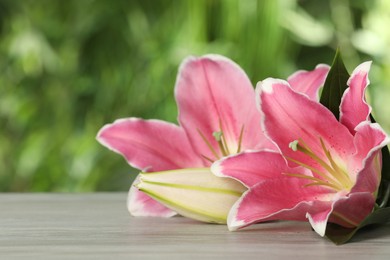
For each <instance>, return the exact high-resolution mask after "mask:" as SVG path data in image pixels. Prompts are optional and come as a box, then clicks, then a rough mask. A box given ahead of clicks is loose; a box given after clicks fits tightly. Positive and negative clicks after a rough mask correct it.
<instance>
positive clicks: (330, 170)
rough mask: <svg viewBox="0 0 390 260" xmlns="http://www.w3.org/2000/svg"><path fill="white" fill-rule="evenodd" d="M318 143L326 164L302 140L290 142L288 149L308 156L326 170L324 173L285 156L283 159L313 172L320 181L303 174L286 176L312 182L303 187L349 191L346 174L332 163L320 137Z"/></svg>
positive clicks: (349, 186)
mask: <svg viewBox="0 0 390 260" xmlns="http://www.w3.org/2000/svg"><path fill="white" fill-rule="evenodd" d="M320 143H321V147H322V150H323V152H324V155H325V156H326V158H327V159H328V161H329V162H326V161H324V160H323V159H322V158H320V157H319V156H318V155H317V154H316V153H315V152H314V151H313V150H312V149H311V148H310V147H309V146H308V145H307V144H306V143H305V142H304V141H303V140H302V139H298V140H295V141H293V142H291V143H290V144H289V147H290V148H291V149H292V150H293V151H300V152H302V153H304V154H306V155H307V156H309V157H310V158H311V159H313V160H314V161H315V162H317V163H318V164H319V165H320V166H322V167H323V168H324V170H326V172H322V171H320V170H318V169H316V168H314V167H312V166H310V165H307V164H305V163H303V162H300V161H298V160H295V159H293V158H290V157H286V156H285V158H286V159H287V160H289V161H292V162H294V163H296V164H298V165H300V166H302V167H305V168H307V169H309V170H311V171H312V172H314V173H316V174H317V175H318V176H320V177H321V179H320V178H317V177H311V176H306V175H303V174H288V175H289V176H292V177H298V178H305V179H309V180H312V181H313V182H312V183H309V184H306V185H305V187H309V186H316V185H318V186H328V187H330V188H332V189H335V190H343V189H347V190H349V189H351V187H352V186H353V182H352V180H351V179H350V177H349V175H348V173H347V172H345V171H344V170H343V169H342V168H341V167H340V166H339V165H338V164H337V163H336V162H335V161H334V159H333V157H332V154H331V153H330V151H329V150H328V149H327V148H326V145H325V143H324V141H323V140H322V138H321V137H320ZM302 176H304V177H302Z"/></svg>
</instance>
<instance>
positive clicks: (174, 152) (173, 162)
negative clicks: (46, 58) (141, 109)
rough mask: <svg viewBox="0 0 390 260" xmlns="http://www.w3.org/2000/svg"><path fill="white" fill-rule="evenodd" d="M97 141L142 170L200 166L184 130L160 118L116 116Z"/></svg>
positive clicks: (200, 161) (199, 160) (200, 162)
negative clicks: (119, 117)
mask: <svg viewBox="0 0 390 260" xmlns="http://www.w3.org/2000/svg"><path fill="white" fill-rule="evenodd" d="M97 140H98V141H99V142H100V143H101V144H103V145H104V146H106V147H107V148H109V149H111V150H113V151H115V152H117V153H119V154H121V155H123V156H124V157H125V158H126V160H127V161H128V163H129V164H130V165H131V166H133V167H134V168H138V169H143V171H162V170H170V169H176V168H184V167H197V166H203V165H204V162H202V160H201V159H200V158H199V156H198V155H196V154H195V153H194V152H193V149H192V146H191V145H190V143H189V141H188V139H187V136H186V134H185V132H184V130H183V129H182V128H180V127H179V126H176V125H174V124H171V123H167V122H164V121H160V120H142V119H138V118H127V119H119V120H117V121H115V122H114V123H113V124H108V125H105V126H104V127H103V128H102V129H101V130H100V131H99V133H98V135H97Z"/></svg>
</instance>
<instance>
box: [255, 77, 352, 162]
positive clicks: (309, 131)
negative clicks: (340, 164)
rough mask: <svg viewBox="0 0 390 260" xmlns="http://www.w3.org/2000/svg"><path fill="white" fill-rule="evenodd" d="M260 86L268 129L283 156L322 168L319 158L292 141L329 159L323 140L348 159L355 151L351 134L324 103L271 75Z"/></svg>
mask: <svg viewBox="0 0 390 260" xmlns="http://www.w3.org/2000/svg"><path fill="white" fill-rule="evenodd" d="M257 88H258V90H257V92H258V93H259V98H258V100H259V102H260V107H261V110H262V112H263V114H264V118H263V125H264V129H265V131H266V134H267V135H268V136H269V137H270V138H271V139H272V140H273V141H274V142H275V143H276V144H277V145H278V146H279V148H280V150H281V152H282V153H283V155H285V156H287V157H289V158H293V159H295V160H298V161H300V162H302V163H305V164H307V165H309V166H313V167H315V168H317V169H321V166H320V165H319V164H318V163H317V161H315V160H313V159H312V158H311V157H309V156H307V155H306V154H304V153H301V152H296V151H294V150H293V149H291V148H290V143H291V142H293V141H296V140H298V141H299V142H301V143H302V144H305V145H307V146H308V147H309V148H310V149H311V150H312V151H313V152H314V153H315V154H317V155H318V156H320V157H321V158H322V159H324V160H325V161H327V158H326V156H325V154H324V150H323V147H322V145H321V140H322V141H323V143H324V144H325V146H326V148H327V149H329V150H330V152H331V153H332V155H333V156H335V155H336V156H337V157H338V158H340V159H341V160H344V161H347V159H348V158H349V157H350V156H351V155H352V154H353V153H354V152H355V147H354V145H353V136H352V135H351V133H350V132H349V131H348V129H347V128H346V127H345V126H344V125H342V124H341V123H339V122H338V121H337V119H336V118H335V116H334V115H333V114H332V113H331V112H330V111H329V110H328V109H327V108H325V107H324V106H323V105H321V104H319V103H318V102H316V101H313V100H311V99H309V98H308V97H307V96H305V95H304V94H301V93H298V92H295V91H294V90H292V89H291V88H290V86H289V85H288V83H287V82H285V81H283V80H276V79H271V78H269V79H266V80H264V81H262V82H259V83H258V86H257ZM290 163H291V162H290ZM292 165H294V164H293V163H292Z"/></svg>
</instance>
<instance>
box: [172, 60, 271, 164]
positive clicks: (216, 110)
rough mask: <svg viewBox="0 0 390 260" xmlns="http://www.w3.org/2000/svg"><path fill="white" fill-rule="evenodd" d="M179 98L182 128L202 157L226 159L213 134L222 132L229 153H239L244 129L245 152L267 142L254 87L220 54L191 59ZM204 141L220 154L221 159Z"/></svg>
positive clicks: (183, 68)
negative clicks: (261, 125)
mask: <svg viewBox="0 0 390 260" xmlns="http://www.w3.org/2000/svg"><path fill="white" fill-rule="evenodd" d="M175 95H176V100H177V104H178V107H179V117H178V118H179V122H180V125H181V126H183V128H184V129H185V131H186V132H187V134H188V138H189V139H190V141H191V143H192V145H193V146H194V148H195V150H196V151H198V152H199V153H201V154H202V155H204V156H207V157H209V158H212V159H214V160H216V159H218V158H219V157H222V154H221V153H220V150H219V148H218V144H217V142H216V140H215V138H214V137H213V135H212V134H213V133H214V132H219V131H221V130H222V131H223V135H224V138H225V139H226V145H227V146H228V150H229V154H231V153H236V152H237V150H239V146H240V145H239V139H240V138H239V137H240V135H241V130H242V129H243V135H242V136H243V137H242V142H241V150H245V149H247V148H250V149H254V148H255V147H256V146H257V145H261V143H263V142H266V141H267V139H266V138H264V136H263V133H262V132H261V131H259V126H260V117H261V116H260V114H259V113H258V111H257V110H256V105H255V98H254V97H255V94H254V89H253V86H252V84H251V82H250V80H249V79H248V77H247V76H246V74H245V72H244V71H243V70H242V69H241V68H240V67H239V66H238V65H237V64H235V63H234V62H233V61H231V60H229V59H227V58H225V57H222V56H218V55H207V56H203V57H200V58H195V57H190V58H188V59H187V60H185V61H184V63H183V64H182V65H181V67H180V72H179V76H178V78H177V82H176V87H175ZM201 135H203V136H204V138H202V136H201ZM204 139H206V140H207V142H209V143H210V144H211V146H212V147H213V148H214V150H215V151H217V155H218V158H216V156H215V154H213V153H212V152H211V151H210V148H209V147H208V145H207V144H206V142H205V141H204ZM267 142H268V141H267Z"/></svg>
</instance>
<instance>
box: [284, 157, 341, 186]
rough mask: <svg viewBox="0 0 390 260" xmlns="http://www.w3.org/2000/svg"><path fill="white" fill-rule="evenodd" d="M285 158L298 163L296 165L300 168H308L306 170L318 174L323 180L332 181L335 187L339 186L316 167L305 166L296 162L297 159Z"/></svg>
mask: <svg viewBox="0 0 390 260" xmlns="http://www.w3.org/2000/svg"><path fill="white" fill-rule="evenodd" d="M285 158H286V159H287V160H289V161H292V162H294V163H296V164H298V165H300V166H302V167H304V168H306V169H309V170H311V171H313V172H315V173H317V174H318V175H319V176H321V177H322V178H324V179H326V180H329V181H331V182H332V183H333V184H335V185H336V184H337V183H336V180H334V179H329V176H328V175H327V174H326V173H323V172H321V171H320V170H318V169H316V168H314V167H312V166H310V165H307V164H305V163H302V162H300V161H297V160H295V159H293V158H291V157H288V156H285Z"/></svg>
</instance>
